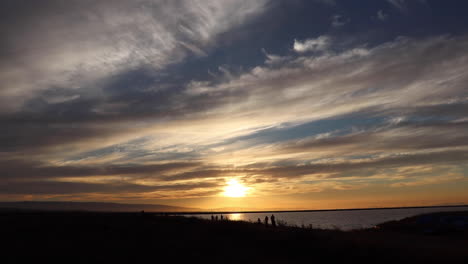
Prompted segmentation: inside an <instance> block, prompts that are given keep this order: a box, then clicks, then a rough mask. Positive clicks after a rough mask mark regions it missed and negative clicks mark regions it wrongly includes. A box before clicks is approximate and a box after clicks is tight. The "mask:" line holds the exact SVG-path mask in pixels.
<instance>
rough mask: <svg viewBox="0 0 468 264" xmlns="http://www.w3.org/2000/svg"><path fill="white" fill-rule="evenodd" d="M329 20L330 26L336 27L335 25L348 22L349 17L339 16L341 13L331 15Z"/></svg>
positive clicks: (339, 25) (338, 25) (340, 25)
mask: <svg viewBox="0 0 468 264" xmlns="http://www.w3.org/2000/svg"><path fill="white" fill-rule="evenodd" d="M331 21H332V22H331V25H332V27H335V28H337V27H342V26H344V25H346V24H348V23H349V21H350V20H349V19H344V18H343V16H341V15H333V16H332V17H331Z"/></svg>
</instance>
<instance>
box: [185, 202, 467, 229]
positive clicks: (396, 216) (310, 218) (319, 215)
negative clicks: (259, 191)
mask: <svg viewBox="0 0 468 264" xmlns="http://www.w3.org/2000/svg"><path fill="white" fill-rule="evenodd" d="M450 211H468V207H431V208H404V209H377V210H355V211H321V212H320V211H317V212H284V213H280V212H275V213H274V215H275V218H276V221H277V222H278V221H285V222H287V224H288V225H297V226H302V225H304V226H309V225H312V226H313V227H315V228H327V229H333V228H339V229H341V230H351V229H359V228H369V227H373V226H375V225H377V224H380V223H383V222H387V221H391V220H400V219H403V218H406V217H410V216H414V215H419V214H423V213H431V212H450ZM271 214H272V213H241V214H224V215H223V216H227V217H228V218H229V219H230V220H236V221H238V220H242V221H251V222H256V221H257V219H258V218H260V219H261V220H262V221H263V219H264V218H265V216H268V217H270V216H271ZM213 215H216V214H213ZM186 216H188V217H190V216H194V217H199V218H204V219H211V215H210V214H202V215H186ZM218 217H220V215H218Z"/></svg>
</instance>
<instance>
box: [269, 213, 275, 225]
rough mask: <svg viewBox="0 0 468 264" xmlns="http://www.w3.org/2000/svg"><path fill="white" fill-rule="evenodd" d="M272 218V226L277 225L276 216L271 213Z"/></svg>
mask: <svg viewBox="0 0 468 264" xmlns="http://www.w3.org/2000/svg"><path fill="white" fill-rule="evenodd" d="M270 219H271V226H273V227H276V221H275V216H274V215H271V217H270Z"/></svg>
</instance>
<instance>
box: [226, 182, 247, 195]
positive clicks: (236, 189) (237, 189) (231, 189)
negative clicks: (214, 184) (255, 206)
mask: <svg viewBox="0 0 468 264" xmlns="http://www.w3.org/2000/svg"><path fill="white" fill-rule="evenodd" d="M226 184H227V185H226V187H224V196H226V197H233V198H237V197H245V196H246V194H247V190H248V189H249V188H247V187H245V186H244V185H243V184H241V183H239V181H237V180H236V179H231V180H229V181H228V182H227V183H226Z"/></svg>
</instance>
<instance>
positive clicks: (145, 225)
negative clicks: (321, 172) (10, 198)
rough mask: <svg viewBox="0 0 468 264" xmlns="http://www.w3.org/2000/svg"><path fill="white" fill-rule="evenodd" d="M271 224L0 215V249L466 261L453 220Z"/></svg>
mask: <svg viewBox="0 0 468 264" xmlns="http://www.w3.org/2000/svg"><path fill="white" fill-rule="evenodd" d="M434 215H437V214H434ZM450 215H456V216H457V217H459V218H457V219H462V218H463V217H466V216H467V213H466V212H465V213H456V214H449V213H443V214H440V215H437V218H438V219H439V218H440V217H445V218H444V219H445V220H447V219H449V218H450ZM420 217H427V216H420ZM418 219H419V220H418ZM440 219H441V218H440ZM454 219H455V218H454ZM445 220H444V221H445ZM276 221H277V222H276V223H277V227H276V228H273V227H272V226H271V225H269V226H265V225H264V224H257V223H248V222H242V221H211V220H201V219H197V218H186V217H177V216H164V215H157V214H152V213H146V212H145V213H89V212H88V213H86V212H4V213H0V226H1V227H0V231H1V237H2V241H3V242H6V244H7V246H6V247H3V248H2V251H3V254H2V263H19V262H23V263H34V262H38V261H40V262H45V263H50V262H61V263H97V262H99V263H142V262H144V263H161V262H162V263H164V261H165V260H169V261H170V263H174V262H188V263H199V262H204V263H208V262H213V261H215V262H221V263H267V262H268V263H299V262H300V263H323V262H336V261H340V262H338V263H355V262H357V263H409V262H413V263H467V260H468V251H467V248H468V236H467V232H466V226H465V227H463V228H462V224H461V222H460V221H459V220H454V222H453V223H457V224H455V226H457V228H461V229H447V230H449V231H447V232H437V233H427V232H424V228H421V232H420V231H418V230H419V229H418V228H419V227H418V226H417V225H418V221H420V222H421V221H422V222H423V224H427V222H424V221H425V220H421V218H418V217H415V218H409V219H405V220H402V221H398V222H391V223H386V224H382V225H379V228H374V229H366V230H356V231H349V232H343V231H339V230H323V229H314V228H312V226H307V227H306V228H300V227H289V226H286V225H285V223H284V222H282V221H281V219H278V220H276ZM446 222H447V223H452V222H451V221H448V220H447V221H446ZM450 225H451V224H450ZM426 227H427V226H425V228H426ZM444 230H445V229H444Z"/></svg>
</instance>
